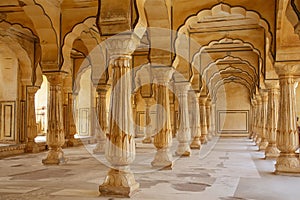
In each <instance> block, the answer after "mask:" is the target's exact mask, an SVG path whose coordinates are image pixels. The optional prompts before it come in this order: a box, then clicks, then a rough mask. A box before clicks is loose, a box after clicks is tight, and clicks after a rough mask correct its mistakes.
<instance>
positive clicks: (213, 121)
mask: <svg viewBox="0 0 300 200" xmlns="http://www.w3.org/2000/svg"><path fill="white" fill-rule="evenodd" d="M211 132H212V136H217V132H216V103H215V102H213V103H212V104H211Z"/></svg>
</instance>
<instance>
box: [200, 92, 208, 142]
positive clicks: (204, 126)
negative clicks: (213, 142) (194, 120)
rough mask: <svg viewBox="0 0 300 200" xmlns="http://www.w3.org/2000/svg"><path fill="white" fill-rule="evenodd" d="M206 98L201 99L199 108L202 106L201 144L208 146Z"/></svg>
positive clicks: (201, 97)
mask: <svg viewBox="0 0 300 200" xmlns="http://www.w3.org/2000/svg"><path fill="white" fill-rule="evenodd" d="M206 100H207V97H206V96H200V97H199V106H200V126H201V137H200V140H201V144H206V143H207V141H208V139H207V121H206V120H207V117H206Z"/></svg>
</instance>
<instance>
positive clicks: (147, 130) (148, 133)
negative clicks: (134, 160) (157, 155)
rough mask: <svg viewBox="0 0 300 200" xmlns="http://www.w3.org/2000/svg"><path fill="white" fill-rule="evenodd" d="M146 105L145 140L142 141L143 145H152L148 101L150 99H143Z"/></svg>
mask: <svg viewBox="0 0 300 200" xmlns="http://www.w3.org/2000/svg"><path fill="white" fill-rule="evenodd" d="M144 100H145V103H146V113H145V117H146V127H145V138H144V139H143V141H142V142H143V143H146V144H147V143H148V144H149V143H152V127H151V118H150V101H151V98H147V97H144Z"/></svg>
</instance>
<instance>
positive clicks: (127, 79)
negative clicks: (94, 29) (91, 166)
mask: <svg viewBox="0 0 300 200" xmlns="http://www.w3.org/2000/svg"><path fill="white" fill-rule="evenodd" d="M135 47H136V43H135V42H134V36H132V35H118V36H115V37H113V38H112V39H109V40H108V41H107V50H108V53H109V54H110V62H109V63H110V65H111V66H112V70H113V78H112V81H113V83H112V88H111V90H112V91H111V99H110V113H109V114H110V117H109V133H108V135H107V143H106V146H105V157H106V159H107V160H108V161H109V163H110V164H111V166H110V170H109V172H108V174H107V176H106V178H105V180H104V183H103V184H102V185H100V186H99V191H100V193H101V195H104V196H111V195H119V196H127V197H129V196H131V195H132V194H133V193H134V192H135V191H137V189H138V188H139V184H138V183H137V182H136V181H135V178H134V175H133V173H132V172H131V170H130V167H129V165H130V164H131V163H132V162H133V161H134V159H135V141H134V132H133V131H134V129H133V119H132V117H133V115H132V107H131V106H132V103H131V92H132V89H131V87H132V83H131V74H130V73H131V72H130V70H131V54H132V53H133V51H134V49H135Z"/></svg>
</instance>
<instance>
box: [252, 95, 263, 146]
mask: <svg viewBox="0 0 300 200" xmlns="http://www.w3.org/2000/svg"><path fill="white" fill-rule="evenodd" d="M256 104H257V115H256V123H255V124H256V134H255V140H254V141H255V143H256V145H257V146H259V144H260V142H261V126H262V117H261V116H262V99H261V96H260V95H256Z"/></svg>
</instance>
